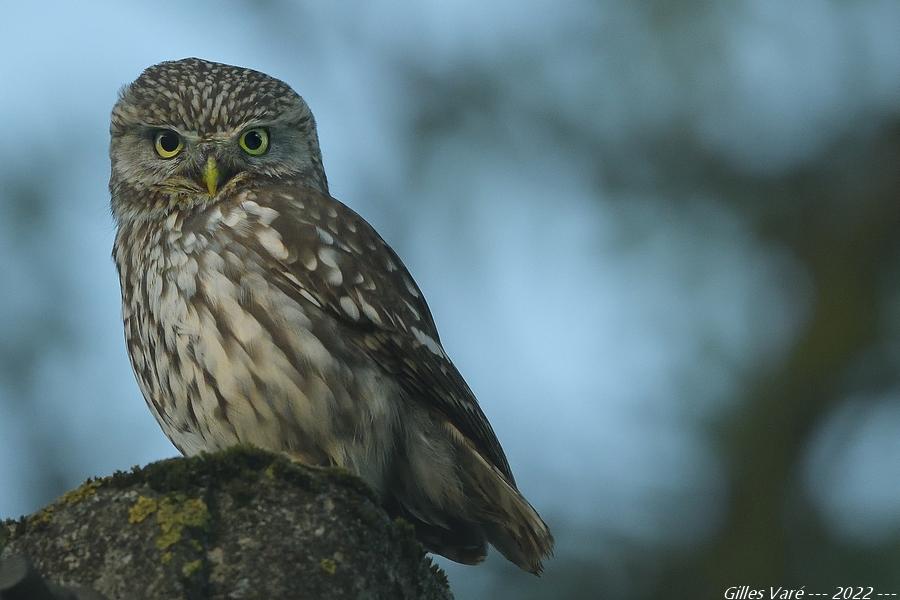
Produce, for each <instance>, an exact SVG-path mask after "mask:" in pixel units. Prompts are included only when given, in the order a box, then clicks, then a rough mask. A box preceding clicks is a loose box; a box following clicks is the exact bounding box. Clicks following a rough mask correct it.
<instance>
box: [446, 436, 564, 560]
mask: <svg viewBox="0 0 900 600" xmlns="http://www.w3.org/2000/svg"><path fill="white" fill-rule="evenodd" d="M468 450H469V452H468V453H466V454H468V456H467V457H465V458H464V460H466V459H467V460H466V461H467V462H468V464H467V465H466V467H465V468H463V469H461V475H462V482H463V489H464V491H465V493H466V495H467V496H468V498H469V511H470V518H473V520H475V521H476V522H477V523H478V525H479V526H480V527H481V529H482V531H483V532H484V535H485V536H486V537H487V539H488V541H489V542H490V543H491V545H492V546H494V547H495V548H496V549H497V550H499V551H500V553H501V554H502V555H503V556H505V557H506V558H507V559H508V560H510V561H511V562H513V563H515V564H516V565H518V566H519V567H520V568H521V569H524V570H525V571H530V572H531V573H534V574H535V575H540V574H541V571H542V570H543V564H542V562H541V561H542V560H543V559H544V558H548V557H550V556H551V555H552V554H553V535H552V534H551V533H550V529H549V528H548V527H547V524H546V523H544V520H543V519H541V517H540V515H539V514H538V513H537V511H536V510H534V507H532V506H531V504H529V502H528V500H526V499H525V497H524V496H523V495H522V494H521V492H519V490H518V489H517V488H516V487H515V485H514V484H513V483H512V482H510V481H508V480H507V478H506V477H505V476H504V475H503V473H502V472H501V471H500V470H499V469H498V468H497V467H495V466H494V465H492V464H490V463H489V462H488V461H486V460H485V459H484V458H483V457H482V456H481V454H479V453H478V452H477V451H475V450H474V449H472V448H468Z"/></svg>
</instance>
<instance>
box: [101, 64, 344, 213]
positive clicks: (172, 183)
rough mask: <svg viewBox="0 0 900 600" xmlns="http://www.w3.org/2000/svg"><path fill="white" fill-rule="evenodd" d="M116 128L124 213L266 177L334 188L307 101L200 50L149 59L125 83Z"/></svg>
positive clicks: (191, 200) (115, 188)
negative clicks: (151, 61)
mask: <svg viewBox="0 0 900 600" xmlns="http://www.w3.org/2000/svg"><path fill="white" fill-rule="evenodd" d="M110 137H111V142H110V159H111V162H112V174H111V176H110V191H111V193H112V208H113V214H114V215H115V217H116V219H117V220H118V221H119V222H120V223H121V222H123V221H130V220H147V219H161V218H164V217H165V216H166V215H167V214H169V213H170V212H171V211H172V210H188V209H191V208H194V207H196V206H203V205H209V204H213V203H215V202H216V201H218V200H219V199H221V198H223V197H225V196H227V195H228V194H230V193H231V192H233V191H234V190H235V189H236V188H239V187H241V186H246V185H252V183H253V182H256V181H260V180H266V181H272V180H298V181H300V182H302V183H304V184H305V185H308V186H310V187H314V188H316V189H319V190H320V191H323V192H324V191H327V183H326V180H325V174H324V170H323V168H322V161H321V155H320V152H319V144H318V138H317V136H316V129H315V122H314V120H313V116H312V114H311V113H310V111H309V107H307V105H306V103H305V102H304V101H303V99H302V98H301V97H300V96H298V95H297V93H296V92H294V91H293V90H292V89H291V88H290V87H289V86H288V85H286V84H285V83H283V82H281V81H279V80H277V79H275V78H273V77H269V76H268V75H265V74H263V73H259V72H257V71H253V70H250V69H243V68H240V67H233V66H229V65H223V64H219V63H213V62H208V61H204V60H200V59H196V58H188V59H184V60H179V61H173V62H164V63H160V64H158V65H155V66H153V67H150V68H148V69H147V70H146V71H144V72H143V73H142V74H141V76H140V77H138V78H137V80H135V81H134V83H132V84H130V85H128V86H126V87H125V88H124V89H123V90H122V92H121V94H120V97H119V101H118V102H117V103H116V105H115V107H114V108H113V113H112V120H111V124H110Z"/></svg>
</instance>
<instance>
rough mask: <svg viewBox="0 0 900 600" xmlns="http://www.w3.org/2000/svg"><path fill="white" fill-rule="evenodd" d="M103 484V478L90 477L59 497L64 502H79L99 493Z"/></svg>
mask: <svg viewBox="0 0 900 600" xmlns="http://www.w3.org/2000/svg"><path fill="white" fill-rule="evenodd" d="M102 484H103V481H102V480H101V479H88V480H87V481H85V482H84V483H83V484H81V485H80V486H78V487H77V488H75V489H74V490H71V491H68V492H66V493H65V494H63V495H62V497H61V498H60V499H59V501H60V502H62V503H63V504H77V503H79V502H82V501H83V500H85V499H86V498H90V497H91V496H94V495H96V494H97V489H99V488H100V486H101V485H102Z"/></svg>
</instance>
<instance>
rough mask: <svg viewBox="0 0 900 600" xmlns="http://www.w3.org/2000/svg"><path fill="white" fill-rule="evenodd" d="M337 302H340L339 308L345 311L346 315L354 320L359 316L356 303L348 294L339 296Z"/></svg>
mask: <svg viewBox="0 0 900 600" xmlns="http://www.w3.org/2000/svg"><path fill="white" fill-rule="evenodd" d="M339 302H340V303H341V308H342V309H343V310H344V312H345V313H347V316H348V317H350V318H351V319H353V320H354V321H355V320H357V319H358V318H359V308H357V306H356V303H355V302H354V301H353V300H352V299H351V298H350V297H349V296H341V299H340V300H339Z"/></svg>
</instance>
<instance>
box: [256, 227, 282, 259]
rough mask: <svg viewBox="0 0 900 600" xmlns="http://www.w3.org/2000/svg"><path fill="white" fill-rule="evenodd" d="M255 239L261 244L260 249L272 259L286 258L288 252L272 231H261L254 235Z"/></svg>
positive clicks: (267, 228) (275, 232) (277, 235)
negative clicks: (263, 249)
mask: <svg viewBox="0 0 900 600" xmlns="http://www.w3.org/2000/svg"><path fill="white" fill-rule="evenodd" d="M256 238H257V239H258V240H259V243H260V244H262V247H263V248H265V249H266V251H267V252H268V253H269V254H271V255H272V256H273V257H274V258H277V259H279V260H284V259H286V258H287V257H288V250H287V248H285V246H284V244H283V243H281V235H279V233H278V232H277V231H275V230H274V229H271V228H269V227H266V228H265V229H261V230H260V231H258V232H257V233H256Z"/></svg>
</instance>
